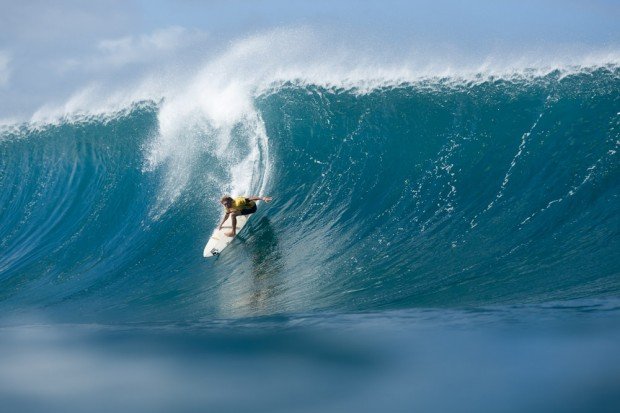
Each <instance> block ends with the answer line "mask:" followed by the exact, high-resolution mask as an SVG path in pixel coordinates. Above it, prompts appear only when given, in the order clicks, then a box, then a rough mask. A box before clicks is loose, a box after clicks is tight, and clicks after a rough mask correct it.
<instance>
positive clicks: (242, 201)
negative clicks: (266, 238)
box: [218, 195, 271, 237]
mask: <svg viewBox="0 0 620 413" xmlns="http://www.w3.org/2000/svg"><path fill="white" fill-rule="evenodd" d="M255 201H265V202H270V201H271V197H269V196H264V197H261V196H251V197H249V198H246V197H243V196H238V197H236V198H234V199H233V198H232V197H230V196H228V195H226V196H223V197H222V199H221V200H220V203H221V204H222V205H224V209H226V215H224V219H222V222H221V223H220V226H219V228H218V230H220V229H222V225H224V222H226V220H227V219H228V217H229V216H230V217H231V220H232V231H230V232H227V233H226V235H227V236H229V237H234V236H235V235H236V234H237V215H250V214H253V213H255V212H256V202H255Z"/></svg>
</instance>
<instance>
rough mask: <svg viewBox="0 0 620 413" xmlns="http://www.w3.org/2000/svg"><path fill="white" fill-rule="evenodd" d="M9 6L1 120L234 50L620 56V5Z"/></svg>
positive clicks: (412, 58)
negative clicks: (89, 91) (619, 53)
mask: <svg viewBox="0 0 620 413" xmlns="http://www.w3.org/2000/svg"><path fill="white" fill-rule="evenodd" d="M0 8H1V12H0V119H9V120H14V119H15V120H16V119H28V118H30V117H32V116H33V114H36V113H41V108H45V107H51V106H62V107H63V108H64V110H66V111H71V110H75V109H76V105H79V102H80V100H79V96H81V95H84V94H85V93H88V90H91V91H92V90H95V89H96V88H97V87H99V88H105V89H106V90H112V89H114V90H128V89H132V90H134V93H132V97H131V98H136V99H138V98H139V95H140V93H143V92H144V90H146V89H149V91H150V92H152V94H154V95H156V94H157V93H160V94H165V93H166V92H165V90H167V89H169V88H171V87H174V84H175V82H176V81H177V80H175V79H183V78H191V77H192V76H193V75H194V74H195V73H196V72H198V71H200V70H203V69H204V68H205V67H207V66H208V67H210V70H211V72H212V71H213V70H214V69H213V65H214V64H216V63H214V62H218V59H220V60H219V61H220V62H224V63H225V65H224V66H226V65H228V66H226V67H229V66H230V65H233V66H234V64H233V63H231V59H232V57H231V55H234V54H235V53H237V54H242V55H243V56H244V58H245V59H246V60H249V59H255V60H254V61H253V62H250V63H249V64H248V63H247V62H246V63H243V64H248V66H253V68H254V69H255V70H256V71H259V72H260V71H261V70H262V71H265V72H266V71H267V68H268V69H269V70H271V71H280V72H282V71H286V69H287V67H288V66H295V65H297V66H304V64H305V65H306V66H313V65H318V64H319V62H321V61H322V62H324V66H328V65H340V66H346V67H347V70H348V72H347V73H351V71H352V70H354V69H353V68H354V66H355V65H356V64H357V65H366V66H368V65H374V67H375V68H376V67H378V66H381V65H382V64H386V65H391V67H392V68H393V67H394V66H398V65H401V66H402V67H404V68H406V69H407V71H408V72H407V73H410V72H411V71H412V70H413V71H415V70H416V68H418V67H421V66H420V65H422V63H423V64H424V65H426V66H429V65H434V67H440V66H442V65H443V66H453V67H458V66H462V65H468V64H479V65H480V66H484V62H488V61H489V60H491V61H502V62H504V63H506V62H511V61H519V60H523V59H524V57H527V58H526V59H525V60H526V61H527V62H528V64H540V62H543V63H544V62H548V63H549V64H551V65H552V64H555V63H553V62H554V61H555V60H557V59H558V56H560V57H562V59H560V60H562V61H565V62H571V61H579V59H581V58H583V56H590V55H593V54H595V55H596V54H598V55H603V56H612V57H609V59H610V61H612V62H615V61H616V60H615V59H617V56H618V52H619V50H620V24H618V21H620V2H617V1H615V0H587V1H586V0H583V1H575V0H562V1H560V0H538V1H534V0H521V1H513V0H506V1H491V0H472V1H457V0H434V1H428V0H423V1H405V0H403V1H400V0H381V1H374V0H373V1H371V0H358V1H351V0H340V1H338V0H312V1H311V0H226V1H223V0H222V1H220V0H211V1H199V0H176V1H172V0H103V1H96V2H84V1H79V0H58V1H54V2H49V1H44V0H24V1H20V2H16V1H12V0H11V1H9V0H0ZM302 32H303V33H302ZM256 39H259V40H260V41H258V40H256ZM257 42H258V43H257ZM257 44H259V45H260V46H257ZM270 45H271V46H270ZM252 47H255V48H262V49H261V52H260V53H258V52H249V51H248V48H252ZM223 55H227V56H228V59H222V58H221V57H222V56H223ZM532 56H534V57H535V58H532ZM304 59H306V61H305V62H304ZM598 59H599V60H600V59H603V60H604V59H605V57H603V58H600V57H599V58H598ZM233 60H234V59H233ZM275 61H278V62H280V63H279V64H277V65H276V64H274V62H275ZM369 62H372V64H371V63H369ZM412 62H414V63H415V64H413V63H412ZM532 62H534V63H532ZM416 64H417V65H418V66H416ZM287 65H288V66H287ZM408 65H409V66H408ZM224 66H223V67H224ZM248 70H251V69H248ZM317 70H318V69H317ZM322 70H324V71H325V73H327V72H328V70H326V69H324V68H323V69H322ZM335 71H336V72H337V70H335ZM211 72H210V73H211ZM315 72H316V71H315ZM358 72H359V71H358ZM360 76H363V75H360ZM146 79H150V80H149V81H148V82H147V81H146ZM154 79H159V80H161V79H167V80H166V82H167V84H166V86H165V87H163V86H162V87H161V88H158V87H156V86H153V85H154V84H155V83H157V82H155V80H154ZM162 82H163V80H161V82H160V83H162ZM146 83H149V84H150V86H149V87H148V88H146V87H140V86H136V85H141V84H142V85H144V84H146ZM156 89H157V90H156ZM145 94H146V95H148V94H149V93H145ZM145 97H146V98H148V97H152V96H145ZM67 102H73V104H68V103H67Z"/></svg>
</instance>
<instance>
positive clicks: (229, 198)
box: [220, 195, 233, 204]
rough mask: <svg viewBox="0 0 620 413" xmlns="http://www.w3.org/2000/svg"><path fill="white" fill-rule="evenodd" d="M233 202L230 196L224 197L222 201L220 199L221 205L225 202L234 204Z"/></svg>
mask: <svg viewBox="0 0 620 413" xmlns="http://www.w3.org/2000/svg"><path fill="white" fill-rule="evenodd" d="M232 200H233V199H232V198H231V197H230V196H228V195H224V196H223V197H222V199H220V203H221V204H223V203H224V202H226V201H230V202H232Z"/></svg>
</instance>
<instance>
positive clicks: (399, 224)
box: [0, 65, 620, 320]
mask: <svg viewBox="0 0 620 413" xmlns="http://www.w3.org/2000/svg"><path fill="white" fill-rule="evenodd" d="M619 74H620V71H619V69H618V68H617V66H615V65H609V66H605V65H599V66H595V67H589V68H582V69H578V70H573V71H570V72H566V71H563V70H556V71H550V72H548V73H544V74H540V73H528V72H527V71H525V72H522V73H521V74H517V75H511V76H504V77H493V76H488V75H484V74H482V75H480V76H478V77H473V78H470V79H464V78H460V77H445V78H428V79H422V80H417V81H412V82H403V83H397V84H396V83H393V82H392V84H389V85H387V84H384V85H381V84H380V83H377V84H375V85H374V86H372V87H368V86H367V84H362V83H360V87H355V85H348V86H347V87H337V86H329V85H321V84H314V83H311V82H310V83H309V82H302V81H297V80H295V79H293V80H291V81H289V82H279V83H277V84H272V85H271V86H270V87H269V88H267V89H262V90H260V91H258V92H257V93H256V94H255V95H254V96H252V98H251V100H250V101H249V103H246V104H244V105H242V106H241V107H240V109H239V110H238V111H237V112H236V113H234V114H233V115H230V112H223V113H225V115H222V114H221V113H220V112H219V111H218V108H219V106H218V105H217V104H213V102H212V101H210V100H205V101H204V102H202V103H200V104H194V103H192V104H191V105H188V104H187V98H188V97H187V96H186V97H185V99H184V97H183V96H180V97H179V96H177V97H175V98H172V99H166V98H164V100H162V101H159V102H154V101H145V102H139V103H134V104H132V105H131V106H130V107H127V108H125V109H124V110H120V111H114V112H108V113H105V114H102V115H82V116H69V117H63V118H60V119H59V120H57V121H55V122H52V123H50V122H44V123H25V124H21V125H13V126H11V127H5V128H4V131H3V132H2V137H1V139H0V158H1V159H2V162H1V164H0V187H1V188H2V192H1V193H0V213H1V215H2V219H1V220H0V249H1V250H2V254H1V255H0V283H1V287H2V288H0V294H1V300H0V303H1V304H0V306H1V307H2V308H3V311H4V312H8V313H14V312H21V311H25V310H37V309H39V310H40V309H43V308H45V309H47V310H54V311H57V312H58V313H59V314H64V315H65V316H75V315H76V309H80V311H79V316H80V317H82V316H85V315H86V314H87V315H88V317H94V318H100V319H104V320H113V319H116V318H120V319H135V320H155V319H157V320H161V319H187V318H194V317H203V316H207V317H210V316H236V315H257V314H272V313H290V312H308V311H314V310H317V309H329V310H335V311H357V310H371V311H374V310H379V309H383V308H412V307H429V306H430V307H446V306H450V307H459V306H469V305H479V306H485V305H503V304H514V303H540V302H547V301H556V300H572V299H580V298H601V297H609V296H617V294H618V292H619V287H620V285H619V283H618V271H619V266H618V265H619V264H618V263H619V261H620V260H619V257H618V251H620V245H618V239H619V237H618V235H619V234H618V232H619V228H620V225H619V221H618V219H619V218H618V217H619V216H620V214H619V212H620V211H619V203H618V195H619V187H618V182H619V180H618V178H619V170H618V158H617V157H618V154H617V152H618V149H619V148H618V146H619V145H620V132H619V128H620V114H619V112H618V110H619V108H620V79H619ZM222 96H228V97H230V99H233V100H234V98H235V96H236V92H235V91H234V90H233V91H231V90H230V89H227V90H226V94H224V95H220V97H222ZM192 97H195V96H192ZM226 103H227V102H226V101H221V102H220V104H222V105H225V104H226ZM237 103H238V102H237ZM223 193H233V194H258V193H261V194H262V193H265V194H270V195H272V196H273V197H274V202H273V203H272V204H270V205H269V206H268V207H264V208H261V209H260V210H259V212H258V213H257V214H256V216H255V217H254V218H253V220H252V221H251V224H250V225H249V226H248V228H247V229H246V230H244V232H243V233H242V234H241V236H240V239H239V240H238V241H235V245H234V246H232V247H231V248H229V249H228V250H226V252H225V253H224V254H223V255H222V256H221V257H220V259H218V260H217V261H205V260H203V259H202V257H201V250H202V247H203V246H204V243H205V241H206V239H207V238H208V236H209V234H210V232H211V231H212V229H213V227H214V226H215V225H216V224H217V222H218V219H219V218H220V213H221V211H220V208H219V205H218V203H217V201H218V199H219V197H220V196H221V195H222V194H223Z"/></svg>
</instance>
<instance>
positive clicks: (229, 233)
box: [226, 231, 235, 237]
mask: <svg viewBox="0 0 620 413" xmlns="http://www.w3.org/2000/svg"><path fill="white" fill-rule="evenodd" d="M226 236H227V237H234V236H235V234H234V233H233V232H232V231H229V232H227V233H226Z"/></svg>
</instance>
